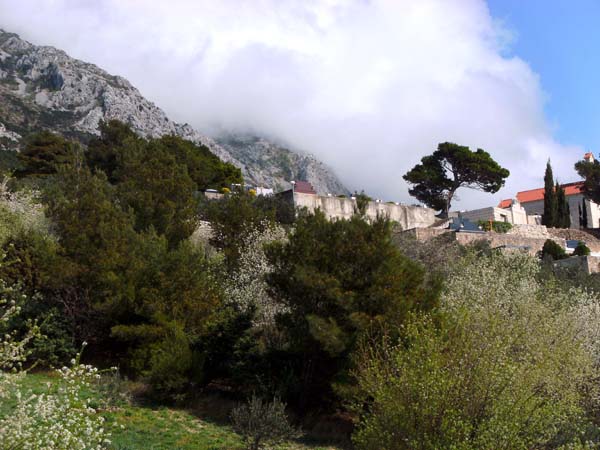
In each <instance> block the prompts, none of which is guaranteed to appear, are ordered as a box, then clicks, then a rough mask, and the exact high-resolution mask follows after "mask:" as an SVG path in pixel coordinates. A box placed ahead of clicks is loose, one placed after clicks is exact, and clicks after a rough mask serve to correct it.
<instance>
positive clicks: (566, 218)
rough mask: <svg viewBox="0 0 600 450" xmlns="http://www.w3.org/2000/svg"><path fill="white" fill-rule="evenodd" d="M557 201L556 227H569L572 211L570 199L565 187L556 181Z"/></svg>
mask: <svg viewBox="0 0 600 450" xmlns="http://www.w3.org/2000/svg"><path fill="white" fill-rule="evenodd" d="M555 194H556V203H557V215H556V221H555V223H554V226H555V227H556V228H569V227H570V226H571V211H570V208H569V201H568V200H567V196H566V194H565V190H564V188H563V187H562V186H561V185H560V184H558V183H556V189H555Z"/></svg>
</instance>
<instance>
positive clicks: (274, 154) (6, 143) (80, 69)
mask: <svg viewBox="0 0 600 450" xmlns="http://www.w3.org/2000/svg"><path fill="white" fill-rule="evenodd" d="M102 119H105V120H106V119H118V120H121V121H123V122H126V123H128V124H129V125H131V127H132V128H133V129H134V130H135V131H136V132H137V133H139V134H140V135H143V136H147V137H158V136H162V135H165V134H174V135H177V136H181V137H184V138H186V139H190V140H192V141H194V142H197V143H201V144H204V145H206V146H208V147H209V148H210V150H211V151H212V152H213V153H215V154H216V155H217V156H219V157H220V158H221V159H223V160H224V161H228V162H231V163H233V164H235V165H237V166H238V167H240V168H242V169H243V172H244V175H245V178H246V181H247V182H249V183H256V184H263V185H268V186H273V187H286V186H287V183H288V182H289V181H290V180H292V179H294V178H299V177H304V178H307V179H308V181H310V182H311V183H313V185H314V186H317V187H318V188H319V189H323V190H324V191H327V192H334V193H338V192H340V193H341V192H345V191H346V189H345V188H344V187H343V186H342V184H341V183H340V182H339V181H338V180H337V178H336V177H335V176H334V175H333V174H332V173H331V171H329V170H327V169H326V168H324V167H323V166H322V164H321V163H319V162H318V161H317V160H316V159H314V158H313V157H310V156H307V155H300V154H297V153H295V152H292V151H290V150H287V149H284V148H281V147H279V146H277V145H275V144H272V143H269V142H268V141H266V140H263V139H259V140H257V141H253V140H239V139H237V140H233V141H231V140H230V141H227V142H223V143H224V144H225V145H224V146H223V145H219V143H217V142H215V141H214V140H213V139H211V138H210V137H208V136H206V135H204V134H201V133H199V132H198V131H196V130H195V129H194V128H192V127H191V126H190V125H188V124H179V123H176V122H174V121H172V120H170V119H169V118H168V117H167V115H166V114H165V112H164V111H163V110H162V109H160V108H159V107H158V106H156V105H155V104H154V103H152V102H150V101H149V100H147V99H146V98H144V97H143V96H142V95H141V94H140V92H139V91H138V90H137V89H136V88H135V87H134V86H133V85H132V84H131V83H129V81H127V80H126V79H124V78H122V77H119V76H115V75H111V74H109V73H107V72H106V71H104V70H102V69H100V68H99V67H97V66H95V65H93V64H89V63H86V62H83V61H80V60H77V59H74V58H71V57H70V56H69V55H67V54H66V53H65V52H63V51H62V50H58V49H56V48H54V47H47V46H37V45H33V44H30V43H29V42H27V41H25V40H23V39H21V38H19V36H17V35H16V34H13V33H7V32H4V31H2V30H0V149H5V150H6V149H8V150H14V149H18V145H19V142H20V140H21V138H22V137H23V136H25V135H27V134H28V133H31V132H32V131H37V130H40V129H50V130H53V131H56V132H59V133H61V134H63V135H65V136H67V137H69V138H73V139H78V140H80V141H82V142H83V143H85V142H87V140H89V138H90V137H91V136H92V135H94V134H96V133H97V128H98V123H99V121H100V120H102ZM229 134H230V135H232V136H233V135H235V133H234V132H232V133H229ZM257 142H258V144H257ZM244 145H246V147H244ZM224 147H225V148H224ZM261 152H263V153H261Z"/></svg>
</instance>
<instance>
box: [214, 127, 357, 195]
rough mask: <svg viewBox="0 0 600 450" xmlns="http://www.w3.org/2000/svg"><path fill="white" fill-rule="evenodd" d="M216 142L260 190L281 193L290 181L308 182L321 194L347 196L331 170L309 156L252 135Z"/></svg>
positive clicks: (229, 135) (225, 136)
mask: <svg viewBox="0 0 600 450" xmlns="http://www.w3.org/2000/svg"><path fill="white" fill-rule="evenodd" d="M215 140H216V141H217V143H218V144H219V145H221V146H222V147H223V148H224V149H225V150H227V152H228V153H229V154H230V155H231V156H232V157H233V158H234V159H235V160H236V161H240V162H243V166H242V171H243V172H244V177H245V178H247V179H251V180H253V181H254V183H256V185H257V186H271V187H273V188H274V189H275V191H279V190H284V189H290V188H291V184H290V181H291V180H306V181H309V182H310V183H311V184H312V185H313V188H314V189H315V190H316V191H317V192H320V193H334V194H346V193H348V189H347V188H346V187H345V186H344V185H343V184H342V183H341V182H340V181H339V180H338V179H337V177H336V176H335V175H333V172H332V171H331V169H330V168H328V167H327V166H326V165H325V164H323V163H322V162H321V161H319V160H317V159H316V158H315V157H314V156H312V155H310V154H306V153H301V152H295V151H292V150H290V149H288V148H286V147H285V146H282V145H278V144H275V143H274V142H272V141H269V140H267V139H264V138H261V137H259V136H255V135H252V134H243V133H225V134H221V135H220V136H217V137H215Z"/></svg>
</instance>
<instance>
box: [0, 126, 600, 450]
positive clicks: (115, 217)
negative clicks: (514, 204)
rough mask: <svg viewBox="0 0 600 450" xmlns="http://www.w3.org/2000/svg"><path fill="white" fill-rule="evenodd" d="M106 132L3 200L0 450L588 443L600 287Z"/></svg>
mask: <svg viewBox="0 0 600 450" xmlns="http://www.w3.org/2000/svg"><path fill="white" fill-rule="evenodd" d="M99 133H100V134H99V136H98V137H97V138H95V139H93V140H92V141H90V143H89V146H88V147H87V149H83V148H81V147H80V146H79V145H78V144H77V143H76V142H73V141H69V140H66V139H64V138H62V137H60V136H57V135H54V134H51V133H48V132H40V133H36V134H34V135H31V136H29V137H28V138H27V139H26V140H25V141H24V142H23V148H24V151H23V152H22V153H21V154H20V155H19V160H18V164H19V165H18V167H15V171H14V174H13V176H12V177H11V176H8V175H7V176H5V177H4V178H3V181H2V183H0V247H1V250H2V254H3V259H2V260H1V261H0V336H2V337H1V338H0V344H1V345H0V448H23V449H67V448H68V449H82V450H83V449H110V448H113V449H125V448H132V449H135V448H140V449H141V448H165V449H166V448H182V449H205V448H206V449H219V448H224V449H225V448H228V449H229V448H233V449H237V448H239V449H242V448H244V449H250V450H256V449H259V448H281V449H283V448H289V449H296V448H297V449H302V448H325V447H327V448H356V449H365V450H371V449H390V450H396V449H398V450H400V449H431V450H433V449H440V448H454V449H462V450H466V449H473V450H475V449H490V450H492V449H497V448H509V449H583V448H588V449H590V448H598V446H599V443H600V416H599V414H598V411H600V404H599V403H598V399H599V398H600V395H599V394H600V393H599V392H598V383H597V380H598V379H599V376H600V372H599V367H600V364H599V363H600V339H599V337H600V296H599V292H600V283H599V281H600V280H599V279H598V278H597V276H587V275H582V274H578V275H576V274H572V273H569V272H557V271H555V270H554V268H553V267H552V265H551V264H550V263H548V262H546V261H545V260H541V259H537V258H532V257H530V256H527V255H524V254H519V253H516V254H503V253H500V252H498V251H497V250H492V249H490V248H489V246H486V245H485V244H481V243H479V244H477V246H473V247H461V246H460V245H458V244H457V243H456V242H455V241H451V240H448V239H447V238H446V237H444V236H440V237H439V238H438V239H434V240H432V241H430V242H426V243H422V242H417V241H415V240H413V239H412V238H410V237H409V236H408V235H402V234H400V235H396V236H395V237H394V234H393V228H394V224H392V223H391V222H390V221H389V220H387V219H386V218H383V217H380V218H378V219H376V220H374V221H371V222H369V221H367V220H365V218H364V216H362V215H361V214H360V211H357V213H356V214H355V215H354V216H353V217H351V218H350V219H348V220H335V221H329V220H327V219H326V218H325V216H324V214H322V213H321V212H320V211H316V212H315V213H307V212H306V211H304V210H298V211H294V210H293V209H292V208H291V206H290V205H289V204H288V203H286V202H285V201H283V200H282V199H281V198H279V197H277V196H274V197H256V196H255V195H254V194H253V193H252V192H246V191H245V190H243V189H242V190H236V189H235V188H233V186H232V183H238V182H240V181H242V180H241V173H240V171H239V170H238V169H236V168H235V167H234V166H232V165H231V164H229V163H226V162H223V161H220V160H218V158H216V157H215V156H214V155H213V154H212V153H210V152H208V151H207V149H206V148H204V147H202V146H199V145H197V144H194V143H193V142H190V141H186V140H184V139H181V138H179V137H175V136H167V137H160V138H142V137H139V136H138V135H137V134H136V133H134V132H133V130H131V129H130V127H128V126H126V125H125V124H122V123H120V122H116V121H111V122H108V123H102V124H101V126H100V130H99ZM227 186H231V187H230V188H226V187H227ZM205 188H216V189H221V191H222V192H223V197H222V198H221V199H219V200H207V199H206V198H205V197H204V196H203V195H201V190H202V189H205ZM207 223H208V224H209V225H207ZM27 371H29V373H27ZM234 430H235V431H234ZM317 438H318V440H317ZM332 445H333V446H336V447H331V446H332ZM319 446H321V447H319Z"/></svg>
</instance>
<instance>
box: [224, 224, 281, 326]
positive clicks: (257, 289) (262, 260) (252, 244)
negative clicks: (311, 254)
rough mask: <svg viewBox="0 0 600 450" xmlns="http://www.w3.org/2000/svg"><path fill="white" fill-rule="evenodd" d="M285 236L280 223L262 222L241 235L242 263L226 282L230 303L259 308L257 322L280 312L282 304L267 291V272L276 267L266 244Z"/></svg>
mask: <svg viewBox="0 0 600 450" xmlns="http://www.w3.org/2000/svg"><path fill="white" fill-rule="evenodd" d="M285 236H286V235H285V230H284V229H283V228H282V227H281V226H279V225H269V224H263V225H262V226H261V227H258V228H255V229H254V230H252V231H250V232H249V233H248V234H247V235H246V236H244V237H243V239H242V246H241V251H240V259H239V266H238V268H237V269H236V270H234V271H233V272H232V273H231V274H230V275H229V276H228V278H227V280H226V283H225V284H226V285H225V293H226V298H228V299H229V302H230V303H232V304H233V305H235V306H236V307H238V308H239V309H241V310H242V311H247V310H248V309H249V308H256V314H255V323H256V324H257V325H266V324H271V323H273V320H274V318H275V316H276V314H277V313H278V312H281V306H280V305H279V304H277V303H276V302H274V301H273V299H272V298H271V296H270V295H269V293H268V289H267V283H266V281H265V276H266V275H267V274H268V273H270V272H271V271H272V270H273V269H272V265H271V263H270V262H269V261H268V259H267V256H266V255H265V250H264V248H265V245H266V244H269V243H272V242H276V241H283V240H284V239H285Z"/></svg>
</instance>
